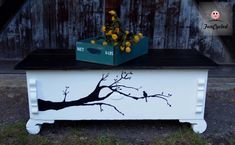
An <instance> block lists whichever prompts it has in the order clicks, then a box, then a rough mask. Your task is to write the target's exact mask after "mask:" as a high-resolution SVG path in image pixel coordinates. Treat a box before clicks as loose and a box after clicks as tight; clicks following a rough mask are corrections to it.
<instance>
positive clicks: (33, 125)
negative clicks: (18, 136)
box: [26, 119, 41, 134]
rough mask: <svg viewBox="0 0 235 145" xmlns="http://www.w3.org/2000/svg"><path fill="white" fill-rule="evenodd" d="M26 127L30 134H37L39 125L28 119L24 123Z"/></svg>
mask: <svg viewBox="0 0 235 145" xmlns="http://www.w3.org/2000/svg"><path fill="white" fill-rule="evenodd" d="M26 129H27V131H28V133H30V134H38V133H39V132H40V130H41V125H40V124H37V122H36V121H34V120H31V119H30V120H29V121H28V122H27V124H26Z"/></svg>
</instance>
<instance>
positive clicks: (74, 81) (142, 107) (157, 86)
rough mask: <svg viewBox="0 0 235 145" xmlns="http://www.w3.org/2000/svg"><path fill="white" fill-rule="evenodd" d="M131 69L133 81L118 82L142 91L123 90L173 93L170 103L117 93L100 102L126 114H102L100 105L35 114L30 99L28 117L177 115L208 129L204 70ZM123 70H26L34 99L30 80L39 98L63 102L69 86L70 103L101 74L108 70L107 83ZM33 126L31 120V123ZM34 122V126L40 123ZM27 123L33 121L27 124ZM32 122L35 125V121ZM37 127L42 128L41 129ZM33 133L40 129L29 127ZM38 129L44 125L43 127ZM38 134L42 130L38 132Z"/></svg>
mask: <svg viewBox="0 0 235 145" xmlns="http://www.w3.org/2000/svg"><path fill="white" fill-rule="evenodd" d="M125 71H126V72H133V75H132V78H131V80H123V81H122V82H121V83H120V84H124V85H126V86H132V87H137V88H138V87H142V88H141V89H140V90H139V91H135V90H131V89H124V90H122V91H123V92H125V93H131V94H132V95H134V96H137V97H142V96H143V91H145V92H147V93H148V95H154V94H159V93H161V92H164V94H168V93H170V94H172V96H171V97H169V98H168V101H169V103H170V104H171V105H172V107H169V106H168V105H167V104H166V102H165V101H164V100H162V99H159V98H148V102H145V100H144V99H143V100H134V99H131V98H127V97H125V96H122V95H120V94H117V93H114V94H113V95H111V96H110V97H109V98H107V99H105V100H103V101H99V102H103V103H108V104H111V105H114V106H115V107H117V109H118V110H119V111H121V112H122V113H124V114H125V115H124V116H123V115H121V114H120V113H118V112H117V111H116V110H115V109H114V108H111V107H108V106H103V109H104V111H102V112H100V107H99V106H72V107H67V108H64V109H61V110H58V111H56V110H48V111H39V112H38V113H35V111H34V110H35V109H34V108H33V107H32V106H34V105H33V104H32V103H33V102H32V101H29V107H30V109H29V110H30V120H34V121H33V122H37V121H39V120H40V121H41V122H37V123H36V124H42V123H44V121H43V120H45V122H48V121H49V122H53V121H54V120H144V119H150V120H157V119H163V120H170V119H174V120H175V119H177V120H180V121H181V122H189V123H191V124H192V125H193V129H194V131H195V132H199V133H202V132H203V131H205V129H206V122H205V121H204V108H205V98H206V87H207V74H208V73H207V72H208V70H206V69H199V70H190V69H161V70H125ZM121 72H122V71H121V70H89V71H86V70H80V71H79V70H78V71H75V70H74V71H71V70H70V71H27V85H28V96H29V100H31V98H34V97H35V95H34V94H32V92H31V91H30V90H32V89H30V88H31V86H32V85H31V84H32V80H34V81H35V82H37V83H36V90H37V92H36V94H37V97H38V99H42V100H45V101H53V102H62V101H63V100H64V96H63V90H64V89H65V86H69V87H70V88H69V94H68V96H67V97H66V101H72V100H78V99H80V98H83V97H86V96H87V95H89V94H90V93H91V92H92V91H93V90H94V89H95V87H96V85H97V83H98V82H99V80H100V79H101V77H102V74H106V73H109V77H108V78H107V80H106V81H104V82H102V84H103V85H108V84H111V83H112V82H113V79H114V78H115V76H116V75H120V74H121ZM108 91H109V90H107V89H106V90H105V89H104V90H102V91H101V93H100V96H104V95H105V94H107V93H108ZM30 122H31V123H30V124H33V123H32V121H30ZM36 124H35V125H36ZM28 126H29V125H28ZM31 126H34V125H31ZM37 129H38V128H37ZM27 130H28V131H29V133H32V132H34V133H36V132H37V131H32V130H31V129H30V127H27ZM39 130H40V129H39ZM38 132H39V131H38Z"/></svg>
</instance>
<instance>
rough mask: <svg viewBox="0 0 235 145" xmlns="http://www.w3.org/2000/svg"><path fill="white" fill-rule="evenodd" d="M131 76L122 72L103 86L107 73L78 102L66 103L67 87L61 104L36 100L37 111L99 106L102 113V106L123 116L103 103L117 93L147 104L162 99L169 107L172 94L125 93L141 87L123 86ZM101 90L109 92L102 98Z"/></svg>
mask: <svg viewBox="0 0 235 145" xmlns="http://www.w3.org/2000/svg"><path fill="white" fill-rule="evenodd" d="M132 75H133V73H132V72H125V71H122V72H121V74H120V75H117V76H116V77H115V78H114V79H113V81H112V83H110V84H108V85H105V84H104V82H105V81H106V80H107V79H108V78H109V73H107V74H103V75H102V77H101V79H100V80H99V82H98V83H97V85H96V87H95V89H94V90H93V91H92V92H91V93H90V94H89V95H88V96H85V97H83V98H80V99H78V100H73V101H66V98H67V97H68V94H69V91H68V89H69V86H66V87H65V90H64V91H63V95H64V99H63V101H62V102H52V101H45V100H42V99H38V106H39V111H46V110H60V109H64V108H66V107H71V106H95V105H97V106H100V111H101V112H102V111H104V109H103V106H108V107H111V108H113V109H114V110H116V111H117V112H118V113H120V114H121V115H124V113H123V112H121V111H120V110H119V109H118V108H117V107H116V106H114V105H112V104H108V103H104V102H102V101H104V100H105V99H107V98H109V97H110V96H111V95H112V94H114V93H118V94H120V95H121V96H123V97H127V98H130V99H134V100H145V102H148V99H150V98H158V99H162V100H164V101H165V102H166V104H167V105H168V106H169V107H171V104H170V103H169V101H168V98H169V97H171V96H172V94H164V92H162V93H159V94H153V95H149V94H147V93H146V92H145V91H143V94H142V95H141V96H134V95H131V93H125V92H124V89H125V90H134V91H139V90H140V89H141V88H142V87H133V86H127V85H124V84H123V82H124V81H125V80H127V81H129V80H131V76H132ZM102 89H109V90H110V92H109V93H107V94H105V95H104V96H101V95H100V92H101V90H102Z"/></svg>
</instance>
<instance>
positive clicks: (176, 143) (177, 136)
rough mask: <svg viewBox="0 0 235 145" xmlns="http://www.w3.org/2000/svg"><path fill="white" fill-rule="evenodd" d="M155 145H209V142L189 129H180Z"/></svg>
mask: <svg viewBox="0 0 235 145" xmlns="http://www.w3.org/2000/svg"><path fill="white" fill-rule="evenodd" d="M155 145H209V142H208V141H207V140H205V139H203V138H202V137H200V136H199V135H198V134H196V133H194V132H193V131H192V129H190V128H183V129H180V130H179V131H178V132H176V133H174V134H172V135H170V136H168V137H166V138H164V139H161V140H158V141H156V142H155Z"/></svg>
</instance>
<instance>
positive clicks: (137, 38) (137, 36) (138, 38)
mask: <svg viewBox="0 0 235 145" xmlns="http://www.w3.org/2000/svg"><path fill="white" fill-rule="evenodd" d="M139 41H140V37H139V35H135V36H134V42H135V43H138V42H139Z"/></svg>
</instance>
